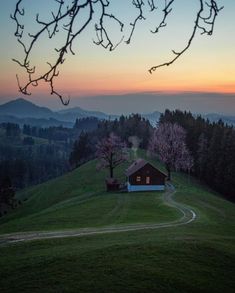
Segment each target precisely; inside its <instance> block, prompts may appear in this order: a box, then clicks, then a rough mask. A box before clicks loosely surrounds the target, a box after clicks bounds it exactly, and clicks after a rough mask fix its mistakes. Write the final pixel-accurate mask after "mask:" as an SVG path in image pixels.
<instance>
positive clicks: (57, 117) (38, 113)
mask: <svg viewBox="0 0 235 293" xmlns="http://www.w3.org/2000/svg"><path fill="white" fill-rule="evenodd" d="M86 117H96V118H98V119H115V118H117V117H118V116H117V115H108V114H105V113H102V112H98V111H88V110H83V109H82V108H80V107H75V108H69V109H65V110H61V111H58V112H54V111H52V110H50V109H48V108H46V107H40V106H37V105H35V104H33V103H32V102H29V101H27V100H25V99H22V98H19V99H16V100H13V101H10V102H8V103H5V104H3V105H0V122H1V123H2V122H11V123H17V124H19V125H23V124H30V125H33V126H41V127H49V126H59V125H62V126H65V127H72V126H73V125H74V123H75V121H76V119H77V118H78V119H80V118H86Z"/></svg>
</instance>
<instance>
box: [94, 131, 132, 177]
mask: <svg viewBox="0 0 235 293" xmlns="http://www.w3.org/2000/svg"><path fill="white" fill-rule="evenodd" d="M96 147H97V152H96V154H97V157H98V159H99V163H98V165H97V168H98V169H104V168H108V169H109V176H110V178H113V170H114V169H115V168H116V167H117V166H119V165H120V164H122V163H123V162H125V161H126V160H127V159H128V153H127V149H126V145H125V143H123V142H122V141H121V139H120V138H119V137H118V136H116V135H114V134H112V133H111V134H110V135H109V137H107V138H104V139H102V140H101V141H100V142H99V143H98V144H97V146H96Z"/></svg>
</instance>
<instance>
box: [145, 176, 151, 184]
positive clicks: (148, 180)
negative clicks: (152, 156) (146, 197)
mask: <svg viewBox="0 0 235 293" xmlns="http://www.w3.org/2000/svg"><path fill="white" fill-rule="evenodd" d="M146 184H150V177H149V176H147V177H146Z"/></svg>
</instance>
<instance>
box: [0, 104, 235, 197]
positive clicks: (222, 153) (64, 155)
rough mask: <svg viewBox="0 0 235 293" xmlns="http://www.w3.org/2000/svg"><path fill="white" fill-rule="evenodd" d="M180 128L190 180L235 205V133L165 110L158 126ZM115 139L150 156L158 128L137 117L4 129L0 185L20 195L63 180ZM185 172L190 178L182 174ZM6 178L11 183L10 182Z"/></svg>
mask: <svg viewBox="0 0 235 293" xmlns="http://www.w3.org/2000/svg"><path fill="white" fill-rule="evenodd" d="M163 123H172V124H174V123H176V124H177V125H179V126H181V127H182V128H183V129H184V130H185V133H186V146H187V148H188V150H189V152H190V155H191V156H192V158H193V162H194V163H193V166H192V168H191V169H190V175H191V176H194V177H196V178H197V179H198V180H200V181H201V182H202V183H204V184H207V185H208V186H210V187H211V188H212V189H213V190H215V191H217V192H219V193H220V194H222V195H223V196H225V197H226V198H228V199H230V200H233V201H234V200H235V198H234V195H235V183H234V178H233V174H235V156H234V153H235V131H234V128H233V127H232V126H228V125H226V124H225V123H223V122H222V121H221V120H220V121H218V122H216V123H215V122H214V123H211V122H210V121H209V120H205V119H204V118H202V117H201V116H195V115H193V114H192V113H190V112H182V111H180V110H175V111H170V110H166V111H165V113H163V114H162V115H161V117H160V120H159V122H158V125H156V127H159V125H161V124H163ZM111 133H113V134H115V135H116V136H117V137H119V138H120V140H121V141H123V142H124V143H125V144H126V146H127V147H128V148H131V147H134V148H135V149H137V148H141V149H144V150H146V151H148V150H149V145H150V140H151V138H152V136H153V133H154V127H153V126H152V125H151V124H150V123H149V121H148V120H147V119H145V118H143V117H141V116H140V115H138V114H132V115H129V116H123V115H122V116H120V118H118V119H115V120H98V119H97V118H93V117H90V118H83V119H77V120H76V122H75V124H74V127H73V128H72V129H71V128H65V127H49V128H40V127H32V126H30V125H24V126H23V128H20V127H19V125H17V124H12V123H2V124H1V125H0V136H1V143H0V181H1V185H4V182H6V180H8V181H9V179H10V181H11V184H9V186H13V188H14V190H15V191H16V190H19V189H22V188H25V187H27V186H32V185H35V184H39V183H41V182H44V181H47V180H49V179H52V178H55V177H58V176H60V175H62V174H64V173H66V172H68V171H69V170H72V169H74V168H77V167H78V166H80V165H82V164H84V163H85V162H87V161H89V160H91V159H94V158H95V157H96V155H97V153H96V151H97V144H98V143H99V142H100V141H101V140H102V139H104V138H107V137H108V136H109V135H110V134H111ZM181 171H182V172H186V171H184V170H183V169H181ZM6 178H7V179H6Z"/></svg>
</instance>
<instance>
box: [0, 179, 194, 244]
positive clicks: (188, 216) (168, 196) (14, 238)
mask: <svg viewBox="0 0 235 293" xmlns="http://www.w3.org/2000/svg"><path fill="white" fill-rule="evenodd" d="M174 194H175V188H174V187H173V186H172V185H170V184H167V189H166V192H165V193H164V196H163V201H164V203H165V204H167V205H169V206H171V207H174V208H176V209H178V210H179V211H180V212H181V213H182V217H181V218H180V219H178V220H175V221H171V222H167V223H157V224H131V225H120V226H108V227H104V228H83V229H76V230H67V231H66V230H63V231H53V232H20V233H11V234H4V235H0V246H5V245H7V244H11V243H17V242H24V241H31V240H39V239H52V238H65V237H82V236H88V235H98V234H106V233H120V232H129V231H139V230H151V229H160V228H168V227H176V226H181V225H188V224H190V223H191V222H193V221H194V220H195V219H196V218H197V215H196V213H195V212H194V211H193V210H192V209H191V208H190V207H188V206H185V205H183V204H181V203H178V202H176V201H175V200H174V199H173V195H174Z"/></svg>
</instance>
